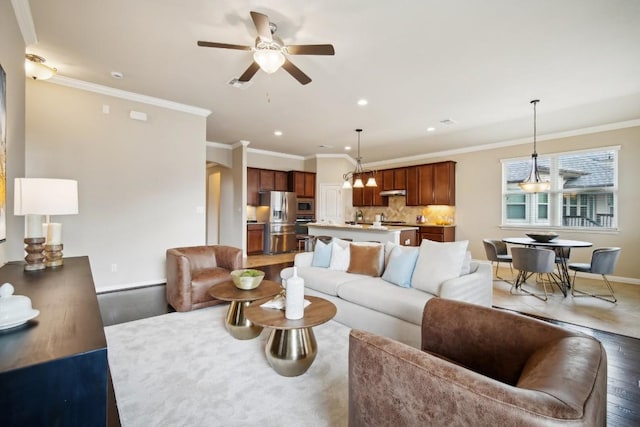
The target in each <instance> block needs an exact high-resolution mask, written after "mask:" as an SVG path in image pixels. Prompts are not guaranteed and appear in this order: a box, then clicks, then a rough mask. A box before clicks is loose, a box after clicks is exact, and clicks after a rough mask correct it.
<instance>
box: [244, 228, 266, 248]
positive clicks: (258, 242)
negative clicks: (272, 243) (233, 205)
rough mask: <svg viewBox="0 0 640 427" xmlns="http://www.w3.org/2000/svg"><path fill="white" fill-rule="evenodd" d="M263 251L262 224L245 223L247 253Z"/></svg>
mask: <svg viewBox="0 0 640 427" xmlns="http://www.w3.org/2000/svg"><path fill="white" fill-rule="evenodd" d="M262 253H264V224H247V255H259V254H262Z"/></svg>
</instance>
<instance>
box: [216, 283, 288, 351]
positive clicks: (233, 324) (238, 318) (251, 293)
mask: <svg viewBox="0 0 640 427" xmlns="http://www.w3.org/2000/svg"><path fill="white" fill-rule="evenodd" d="M281 291H282V286H280V284H279V283H277V282H273V281H271V280H263V281H262V282H261V283H260V286H258V287H257V288H255V289H251V290H243V289H238V288H237V287H236V286H235V285H234V284H233V282H232V281H231V280H229V281H227V282H222V283H218V284H217V285H213V286H212V287H211V288H210V289H209V295H211V296H212V297H214V298H217V299H219V300H222V301H230V302H231V304H230V305H229V309H228V310H227V317H226V320H225V325H226V327H227V330H228V331H229V334H231V336H232V337H234V338H236V339H239V340H250V339H252V338H255V337H257V336H258V335H260V332H262V326H261V325H256V324H254V323H252V322H251V321H250V320H249V319H247V318H246V316H245V311H246V308H247V307H248V306H249V304H251V303H252V302H253V301H255V300H258V299H261V298H270V297H273V296H274V295H277V294H278V293H280V292H281Z"/></svg>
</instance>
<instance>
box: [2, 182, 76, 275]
mask: <svg viewBox="0 0 640 427" xmlns="http://www.w3.org/2000/svg"><path fill="white" fill-rule="evenodd" d="M14 202H15V203H14V214H15V215H26V219H27V221H26V235H25V239H24V241H25V244H26V247H25V251H26V252H27V256H26V257H25V261H26V262H27V264H26V265H25V270H41V269H43V268H44V266H46V267H59V266H61V265H62V264H63V261H62V248H63V245H62V224H60V223H55V222H51V220H50V218H51V215H74V214H77V213H78V181H75V180H71V179H53V178H16V179H15V199H14ZM43 216H46V220H45V223H44V225H43V224H42V217H43ZM42 249H44V254H43V253H42ZM38 251H39V252H38ZM43 261H44V266H43V265H42V264H43Z"/></svg>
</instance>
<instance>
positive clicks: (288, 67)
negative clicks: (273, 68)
mask: <svg viewBox="0 0 640 427" xmlns="http://www.w3.org/2000/svg"><path fill="white" fill-rule="evenodd" d="M282 68H284V70H285V71H286V72H287V73H289V74H291V75H292V76H293V78H294V79H296V80H297V81H299V82H300V84H303V85H306V84H307V83H311V78H310V77H309V76H307V75H306V74H305V73H303V72H302V70H301V69H300V68H298V67H296V66H295V65H293V63H292V62H291V61H289V60H288V59H286V58H285V60H284V64H282Z"/></svg>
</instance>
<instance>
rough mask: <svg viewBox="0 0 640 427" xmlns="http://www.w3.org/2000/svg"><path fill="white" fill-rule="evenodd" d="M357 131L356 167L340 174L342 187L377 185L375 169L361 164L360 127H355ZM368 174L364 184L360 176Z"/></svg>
mask: <svg viewBox="0 0 640 427" xmlns="http://www.w3.org/2000/svg"><path fill="white" fill-rule="evenodd" d="M356 132H357V133H358V156H357V157H356V168H355V169H354V170H353V171H351V172H347V173H345V174H344V175H342V179H344V183H343V184H342V188H351V187H352V186H353V188H363V187H365V186H366V187H377V186H378V183H376V178H375V174H376V171H375V170H371V169H365V168H364V167H363V166H362V157H361V156H360V133H361V132H362V129H356ZM365 175H368V179H367V183H366V184H364V183H363V182H362V178H363V177H364V176H365Z"/></svg>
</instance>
